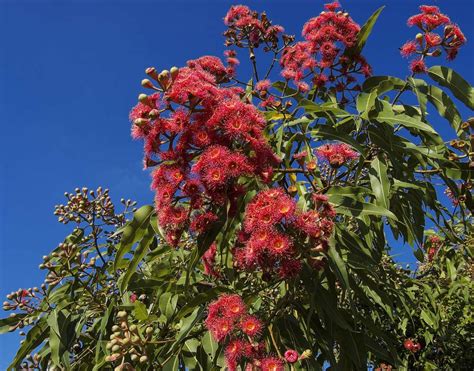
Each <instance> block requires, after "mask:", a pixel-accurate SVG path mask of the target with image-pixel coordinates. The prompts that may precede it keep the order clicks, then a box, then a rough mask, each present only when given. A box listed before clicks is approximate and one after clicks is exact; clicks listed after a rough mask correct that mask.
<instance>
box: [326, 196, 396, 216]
mask: <svg viewBox="0 0 474 371" xmlns="http://www.w3.org/2000/svg"><path fill="white" fill-rule="evenodd" d="M329 202H330V203H331V204H333V205H334V206H335V207H336V211H337V212H340V213H343V214H345V215H350V216H354V217H357V218H361V217H363V216H366V215H375V216H386V217H387V218H391V219H393V220H398V219H397V217H396V216H395V214H393V213H392V212H391V211H389V210H387V209H386V208H384V207H381V206H377V205H374V204H369V203H367V202H362V201H357V200H355V199H354V198H351V197H347V196H341V195H329Z"/></svg>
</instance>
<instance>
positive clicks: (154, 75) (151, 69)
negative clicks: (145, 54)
mask: <svg viewBox="0 0 474 371" xmlns="http://www.w3.org/2000/svg"><path fill="white" fill-rule="evenodd" d="M145 73H146V74H147V75H148V76H150V77H151V78H152V79H155V80H158V73H157V72H156V68H155V67H148V68H147V69H146V70H145Z"/></svg>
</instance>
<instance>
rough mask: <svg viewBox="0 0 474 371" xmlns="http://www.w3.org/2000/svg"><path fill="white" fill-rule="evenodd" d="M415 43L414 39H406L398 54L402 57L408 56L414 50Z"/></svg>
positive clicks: (415, 47)
mask: <svg viewBox="0 0 474 371" xmlns="http://www.w3.org/2000/svg"><path fill="white" fill-rule="evenodd" d="M417 47H418V46H417V43H416V42H414V41H408V42H406V43H405V44H403V46H402V47H401V48H400V54H401V55H402V56H404V57H408V56H410V55H412V54H413V53H415V52H416V50H417Z"/></svg>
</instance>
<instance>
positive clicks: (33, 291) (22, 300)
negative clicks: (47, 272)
mask: <svg viewBox="0 0 474 371" xmlns="http://www.w3.org/2000/svg"><path fill="white" fill-rule="evenodd" d="M39 292H40V289H39V288H38V287H33V288H29V289H18V290H17V291H13V292H11V293H10V294H8V295H7V301H4V302H3V310H5V311H10V310H21V311H24V312H26V313H31V312H33V311H34V310H36V308H37V307H38V304H39V301H40V300H41V298H40V296H39ZM20 323H21V322H19V324H17V327H19V328H21V327H23V324H20ZM15 329H16V327H15V328H13V329H12V330H15Z"/></svg>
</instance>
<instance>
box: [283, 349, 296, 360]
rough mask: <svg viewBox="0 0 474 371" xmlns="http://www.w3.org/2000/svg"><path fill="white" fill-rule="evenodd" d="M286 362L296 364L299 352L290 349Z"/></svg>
mask: <svg viewBox="0 0 474 371" xmlns="http://www.w3.org/2000/svg"><path fill="white" fill-rule="evenodd" d="M285 360H286V361H287V362H288V363H295V362H296V361H297V360H298V352H297V351H296V350H293V349H288V350H287V351H286V352H285Z"/></svg>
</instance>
